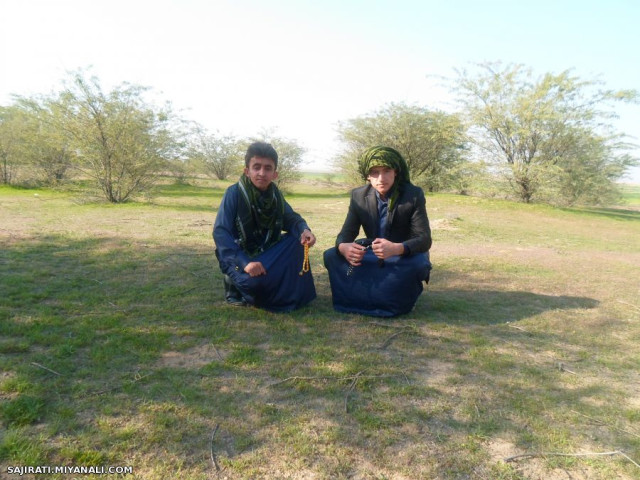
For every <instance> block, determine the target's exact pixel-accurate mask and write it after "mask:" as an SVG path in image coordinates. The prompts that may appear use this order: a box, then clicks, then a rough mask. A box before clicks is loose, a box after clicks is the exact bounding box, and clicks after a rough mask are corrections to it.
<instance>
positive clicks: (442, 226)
mask: <svg viewBox="0 0 640 480" xmlns="http://www.w3.org/2000/svg"><path fill="white" fill-rule="evenodd" d="M304 180H305V181H304V182H302V183H301V184H299V185H296V186H295V188H293V191H292V194H291V195H289V196H288V199H289V201H290V203H291V204H292V205H293V206H294V208H295V209H296V210H298V211H299V212H301V213H302V214H303V215H304V216H305V218H306V219H307V220H308V222H309V224H310V225H311V227H312V228H313V230H314V232H315V233H316V235H317V237H318V244H317V247H315V248H313V249H312V252H311V264H312V270H313V274H314V278H315V282H316V288H317V291H318V298H317V299H316V300H315V301H314V302H313V303H312V304H311V305H310V306H308V307H306V308H303V309H301V310H299V311H296V312H292V313H288V314H272V313H269V312H265V311H260V310H256V309H252V308H234V307H230V306H227V305H226V304H225V303H224V300H223V291H222V278H221V275H220V272H219V270H218V267H217V263H216V260H215V257H214V255H213V242H212V239H211V226H212V223H213V220H214V218H215V214H216V209H217V205H218V204H219V202H220V198H221V196H222V193H223V192H224V188H225V187H226V186H227V185H228V184H229V182H205V181H200V182H198V183H197V184H195V185H163V186H161V187H160V188H159V189H158V190H157V191H156V192H155V193H154V195H153V196H152V197H151V199H150V200H149V201H146V202H145V201H141V202H132V203H129V204H126V205H115V206H114V205H106V204H100V203H86V202H85V201H83V199H82V198H79V197H78V196H77V195H76V193H74V192H75V191H74V190H71V191H49V190H44V189H16V188H9V187H0V292H1V294H0V472H1V473H0V477H2V478H4V476H3V475H5V474H6V467H7V466H13V465H33V466H36V465H85V466H88V465H130V466H132V467H133V468H134V476H133V477H134V478H141V479H167V478H181V479H187V480H195V479H208V478H224V477H226V478H229V479H244V478H319V479H334V478H353V477H355V478H367V479H382V478H388V479H392V478H438V479H462V478H474V479H477V478H480V479H530V478H566V477H567V476H571V477H572V478H589V479H613V478H615V479H632V478H637V476H638V474H639V472H640V470H639V469H638V467H637V466H635V465H634V464H633V463H631V462H630V461H629V460H627V459H626V458H625V457H623V456H622V455H612V456H585V457H570V456H567V457H560V456H546V457H539V458H538V457H536V458H521V459H518V460H517V461H514V462H505V461H504V460H505V459H506V458H508V457H512V456H515V455H520V454H526V453H564V454H576V453H585V452H610V451H620V452H624V454H625V455H627V456H628V457H629V458H631V459H633V460H634V461H636V462H639V461H640V429H639V428H638V421H639V420H640V413H639V412H640V404H639V403H638V398H639V396H640V394H639V392H638V373H637V372H638V371H639V369H640V354H639V353H638V348H637V345H638V344H639V342H640V302H639V301H638V293H639V292H638V281H637V279H638V277H639V272H640V242H638V240H637V239H638V238H640V212H638V211H637V210H636V209H635V206H634V205H637V204H638V200H637V198H636V197H634V195H637V194H638V192H637V191H636V190H633V189H631V190H629V191H625V195H626V201H627V202H628V203H626V204H625V205H623V206H621V207H618V208H601V209H586V208H572V209H560V208H552V207H548V206H544V205H523V204H518V203H513V202H507V201H502V200H490V199H479V198H473V197H463V196H456V195H428V196H427V202H428V205H427V208H428V211H429V217H430V219H431V222H432V226H433V236H434V246H433V249H432V261H433V263H434V266H435V269H434V271H433V276H432V281H431V284H430V285H429V287H428V288H427V290H426V291H425V292H424V293H423V295H422V296H421V298H420V300H419V301H418V304H417V305H416V308H415V309H414V311H413V312H411V313H410V314H408V315H404V316H401V317H399V318H395V319H391V320H382V321H380V320H377V319H372V318H367V317H362V316H357V315H345V314H340V313H337V312H335V311H334V310H333V309H332V306H331V297H330V291H329V283H328V277H327V273H326V271H325V269H324V267H323V265H322V252H323V250H324V249H326V248H329V247H330V246H331V245H332V244H333V242H334V239H335V235H336V233H337V232H338V230H339V228H340V226H341V224H342V221H343V220H344V215H345V213H346V209H347V206H348V195H347V193H346V189H345V188H344V186H343V185H341V184H339V183H337V180H334V179H332V182H333V183H332V182H329V181H328V180H327V179H325V178H323V177H322V176H321V175H320V177H318V176H317V175H316V176H312V175H311V176H310V175H306V176H305V178H304ZM634 199H635V200H634ZM634 202H635V203H634ZM212 455H213V457H214V458H215V463H217V464H218V466H219V467H220V468H221V469H223V471H222V472H218V471H217V470H216V467H215V463H214V462H213V461H212ZM563 475H564V476H563ZM59 478H64V477H59ZM83 478H93V477H91V476H86V477H83ZM95 478H98V477H95Z"/></svg>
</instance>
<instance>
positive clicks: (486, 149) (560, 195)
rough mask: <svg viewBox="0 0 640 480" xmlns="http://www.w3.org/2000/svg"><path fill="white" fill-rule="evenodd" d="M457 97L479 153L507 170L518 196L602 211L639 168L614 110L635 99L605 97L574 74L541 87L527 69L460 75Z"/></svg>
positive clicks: (622, 94)
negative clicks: (615, 124)
mask: <svg viewBox="0 0 640 480" xmlns="http://www.w3.org/2000/svg"><path fill="white" fill-rule="evenodd" d="M457 74H458V77H457V78H456V79H455V81H454V84H453V87H452V90H453V91H454V92H455V93H456V94H457V96H458V101H459V103H460V105H461V106H462V107H463V108H464V111H465V112H466V114H467V115H468V117H469V122H470V124H471V125H473V127H472V130H471V133H472V137H473V138H474V141H475V145H476V146H477V147H478V148H479V151H480V152H482V154H484V156H485V157H487V160H488V161H489V162H490V163H492V164H493V165H495V166H501V165H502V166H505V167H506V168H504V169H502V170H503V171H504V172H505V174H506V176H507V179H508V181H509V183H510V185H511V186H512V188H513V190H514V192H515V194H516V195H517V197H518V198H520V199H521V200H522V201H524V202H530V201H532V200H534V199H536V198H537V199H540V200H547V201H553V202H562V203H575V202H583V203H598V202H602V201H605V200H606V199H608V198H610V197H611V194H612V193H613V192H614V191H615V185H614V182H615V180H617V179H619V178H620V177H621V176H622V175H624V172H625V170H626V169H627V168H628V167H629V166H631V165H634V164H635V163H636V162H637V160H636V159H634V158H632V157H631V156H630V155H628V154H627V153H626V152H625V151H626V149H627V148H628V147H629V145H627V144H625V143H624V142H623V139H624V135H622V134H620V133H617V132H615V131H614V129H613V127H612V126H611V124H610V120H611V119H612V118H614V117H615V113H614V112H613V111H612V110H611V105H612V104H613V103H615V102H617V101H635V100H636V99H637V93H636V92H635V91H612V90H603V89H601V88H600V87H601V84H600V83H599V82H597V81H583V80H580V79H579V78H577V77H575V76H572V75H571V73H570V72H569V71H564V72H562V73H560V74H558V75H554V74H551V73H547V74H545V75H543V76H542V77H540V78H538V79H534V78H533V75H532V72H531V70H529V69H525V68H524V67H523V66H522V65H508V66H506V67H504V68H502V67H501V65H500V64H499V63H485V64H480V65H479V72H476V73H469V72H468V71H466V70H462V71H457Z"/></svg>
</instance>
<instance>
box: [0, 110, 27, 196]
mask: <svg viewBox="0 0 640 480" xmlns="http://www.w3.org/2000/svg"><path fill="white" fill-rule="evenodd" d="M27 129H28V118H27V115H26V114H25V112H24V111H23V110H22V109H20V108H18V107H17V106H15V105H12V106H7V107H0V183H1V184H7V185H9V184H12V183H15V181H16V177H17V174H18V170H19V168H20V166H22V165H24V163H25V160H24V156H23V153H24V150H23V145H24V138H25V136H26V134H27Z"/></svg>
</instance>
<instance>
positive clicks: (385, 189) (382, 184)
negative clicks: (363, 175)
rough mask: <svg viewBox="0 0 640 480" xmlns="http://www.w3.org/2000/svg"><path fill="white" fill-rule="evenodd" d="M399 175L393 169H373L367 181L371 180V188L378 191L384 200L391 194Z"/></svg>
mask: <svg viewBox="0 0 640 480" xmlns="http://www.w3.org/2000/svg"><path fill="white" fill-rule="evenodd" d="M397 174H398V173H397V172H396V171H395V170H394V169H393V168H389V167H383V166H378V167H371V170H369V176H368V177H367V180H369V182H370V183H371V186H372V187H373V188H375V189H376V191H377V192H378V193H379V194H380V195H381V196H382V198H387V193H389V190H391V187H393V184H394V182H395V181H396V176H397Z"/></svg>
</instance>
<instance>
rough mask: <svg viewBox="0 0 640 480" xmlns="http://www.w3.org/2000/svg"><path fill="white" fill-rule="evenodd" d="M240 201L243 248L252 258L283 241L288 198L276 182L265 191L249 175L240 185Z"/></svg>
mask: <svg viewBox="0 0 640 480" xmlns="http://www.w3.org/2000/svg"><path fill="white" fill-rule="evenodd" d="M238 189H239V191H240V199H239V202H238V216H237V217H236V226H237V227H238V232H239V234H240V241H239V244H240V247H241V248H242V249H243V250H244V251H245V252H246V253H247V254H248V255H249V256H250V257H255V256H256V255H258V254H260V253H262V252H264V251H265V250H267V249H268V248H269V247H271V246H272V245H275V244H276V243H277V242H278V241H279V240H280V234H281V233H282V224H283V219H284V197H283V196H282V193H280V190H278V187H276V185H275V184H274V183H272V184H271V185H269V188H268V189H267V190H266V192H261V191H260V190H258V189H257V188H256V186H255V185H254V184H253V183H251V179H249V177H247V176H246V175H244V174H243V175H242V176H241V177H240V181H239V182H238Z"/></svg>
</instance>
